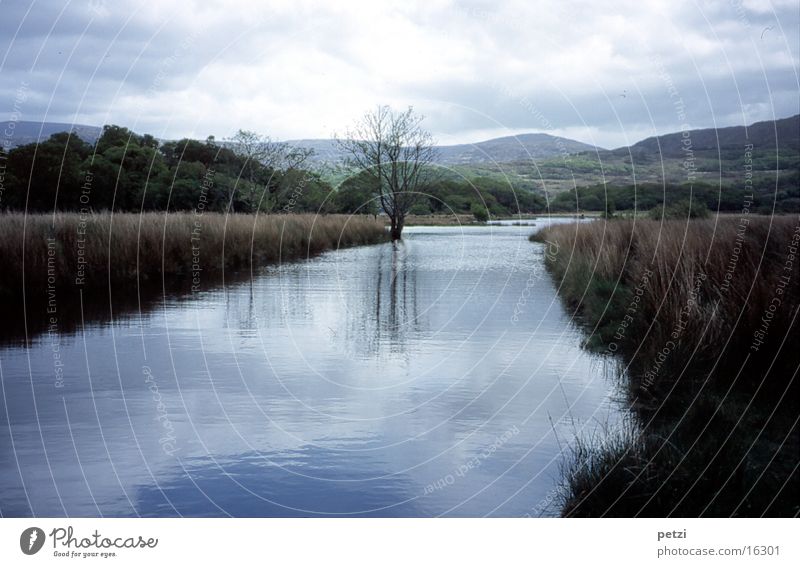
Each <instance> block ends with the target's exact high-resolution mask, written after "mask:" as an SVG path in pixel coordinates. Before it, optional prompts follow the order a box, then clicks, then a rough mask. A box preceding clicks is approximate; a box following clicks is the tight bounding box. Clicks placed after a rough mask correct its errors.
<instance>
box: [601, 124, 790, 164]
mask: <svg viewBox="0 0 800 567" xmlns="http://www.w3.org/2000/svg"><path fill="white" fill-rule="evenodd" d="M685 139H688V140H690V142H691V148H692V150H693V151H695V152H698V151H699V152H707V151H709V150H711V151H717V150H737V151H739V152H742V151H744V145H745V144H753V149H754V150H769V149H774V148H775V146H776V140H777V145H778V147H779V148H781V147H785V148H787V149H788V148H795V149H796V148H798V147H800V114H798V115H796V116H791V117H789V118H781V119H779V120H775V121H772V120H769V121H765V122H756V123H754V124H751V125H750V126H746V127H745V126H730V127H727V128H703V129H699V130H689V131H688V132H687V134H684V133H682V132H675V133H672V134H664V135H663V136H654V137H652V138H647V139H644V140H642V141H641V142H637V143H635V144H633V145H632V146H630V147H622V148H617V149H615V150H612V153H613V154H616V155H623V154H625V155H627V154H628V152H629V151H630V153H631V154H633V155H634V157H636V156H637V155H639V156H640V155H643V154H651V155H653V156H655V157H658V155H659V151H660V152H661V155H662V156H663V157H666V158H672V157H683V156H684V153H685V152H684V150H683V149H682V148H684V147H687V148H688V147H689V145H688V144H689V142H684V141H683V140H685Z"/></svg>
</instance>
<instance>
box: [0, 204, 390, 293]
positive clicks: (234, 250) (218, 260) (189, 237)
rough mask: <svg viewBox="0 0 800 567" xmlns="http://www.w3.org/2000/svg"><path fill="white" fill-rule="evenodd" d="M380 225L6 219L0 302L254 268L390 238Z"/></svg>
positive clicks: (2, 222)
mask: <svg viewBox="0 0 800 567" xmlns="http://www.w3.org/2000/svg"><path fill="white" fill-rule="evenodd" d="M385 238H386V232H385V230H384V228H383V223H382V222H380V221H376V220H374V219H370V218H367V217H363V216H347V215H323V216H319V215H312V214H289V215H252V214H230V215H225V214H220V213H205V214H202V215H196V214H193V213H169V214H165V213H143V214H128V213H125V214H114V215H113V216H112V215H111V214H109V213H99V214H90V215H84V216H81V215H79V214H77V213H57V214H55V215H50V214H32V215H31V214H29V215H23V214H20V213H5V214H2V215H1V216H0V297H2V298H3V299H6V300H9V299H11V300H13V299H15V298H19V297H22V296H23V293H28V294H30V293H31V292H38V291H43V290H47V289H53V290H54V291H58V292H59V293H66V292H68V291H75V290H78V289H94V288H105V287H111V288H116V287H120V288H124V287H137V286H139V285H142V284H145V283H146V282H162V281H163V280H165V279H180V280H182V281H183V282H184V283H187V284H189V285H191V286H200V285H202V282H203V278H204V276H205V275H206V274H208V275H209V276H212V275H214V274H220V273H222V272H224V271H226V270H230V271H248V270H251V269H255V268H257V267H259V266H261V265H264V264H269V263H275V262H282V261H289V260H296V259H300V258H305V257H308V256H312V255H315V254H318V253H320V252H324V251H326V250H331V249H336V248H344V247H349V246H356V245H362V244H373V243H376V242H381V241H383V240H385Z"/></svg>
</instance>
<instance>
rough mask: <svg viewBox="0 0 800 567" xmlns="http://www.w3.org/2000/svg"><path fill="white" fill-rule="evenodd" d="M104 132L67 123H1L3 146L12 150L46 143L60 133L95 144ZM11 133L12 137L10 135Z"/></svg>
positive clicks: (94, 127) (91, 127)
mask: <svg viewBox="0 0 800 567" xmlns="http://www.w3.org/2000/svg"><path fill="white" fill-rule="evenodd" d="M102 131H103V129H102V128H101V127H99V126H87V125H86V124H67V123H65V122H31V121H27V120H19V121H17V122H12V121H4V122H0V132H3V144H4V145H6V146H9V147H11V148H15V147H17V146H23V145H25V144H33V143H36V142H44V141H45V140H47V139H48V138H49V137H50V136H52V135H53V134H57V133H59V132H72V133H74V134H75V135H77V136H78V137H79V138H81V139H82V140H83V141H84V142H88V143H90V144H94V143H95V142H96V141H97V139H98V138H99V137H100V134H101V133H102ZM9 133H10V135H8V134H9Z"/></svg>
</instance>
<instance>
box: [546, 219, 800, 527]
mask: <svg viewBox="0 0 800 567" xmlns="http://www.w3.org/2000/svg"><path fill="white" fill-rule="evenodd" d="M532 239H535V240H539V241H543V242H548V243H549V244H548V252H549V253H548V254H547V255H546V257H547V266H548V269H549V270H550V271H551V273H552V275H553V277H554V278H555V280H556V283H557V285H558V287H559V294H560V296H561V298H562V299H563V301H564V302H565V303H566V304H567V306H568V308H569V309H571V310H572V312H573V314H574V315H576V316H577V317H579V319H580V320H581V321H582V322H583V325H584V327H585V329H586V332H587V335H588V339H587V347H588V348H591V349H592V350H595V351H597V352H601V353H604V354H607V355H609V356H619V357H620V359H621V360H622V362H623V365H624V372H623V375H624V377H625V378H624V380H623V382H622V384H621V387H622V389H623V391H624V394H625V396H626V397H627V399H628V402H629V405H630V408H631V412H632V415H633V419H632V421H631V424H630V426H629V427H628V428H626V429H625V430H623V431H615V432H609V433H608V436H607V437H606V438H605V439H592V440H586V439H584V440H581V441H579V442H578V443H577V444H576V446H575V447H574V449H573V455H572V457H573V458H572V461H571V462H570V463H569V464H567V465H566V466H565V469H564V476H565V492H564V494H563V502H562V505H563V506H562V513H563V515H565V516H602V515H606V516H635V515H640V516H641V515H644V516H656V517H663V516H690V517H691V516H730V515H734V516H760V515H762V514H765V515H771V516H791V515H794V514H796V513H797V511H798V510H800V486H798V483H799V482H798V479H797V475H796V470H795V468H796V466H797V465H798V461H800V459H799V458H798V454H800V435H799V434H798V426H797V420H796V416H797V413H798V403H797V401H796V399H797V393H798V387H797V370H798V366H800V363H799V360H800V358H799V357H798V353H797V349H796V347H795V346H794V345H796V344H800V326H799V325H798V321H797V315H798V309H799V308H800V292H798V279H800V277H799V276H800V256H798V243H799V242H800V226H798V218H797V217H796V216H785V217H774V218H770V217H753V216H750V215H746V216H744V217H727V218H722V217H720V218H717V219H708V220H692V221H688V222H686V221H666V222H663V223H661V222H658V221H651V220H636V221H632V220H619V221H608V222H606V221H602V220H599V221H596V222H593V223H586V224H571V225H561V226H554V227H550V228H546V229H544V230H542V231H540V232H538V233H536V234H535V235H534V236H533V237H532Z"/></svg>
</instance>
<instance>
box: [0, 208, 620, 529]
mask: <svg viewBox="0 0 800 567" xmlns="http://www.w3.org/2000/svg"><path fill="white" fill-rule="evenodd" d="M568 221H569V219H564V220H563V221H559V220H556V219H553V220H552V221H551V222H568ZM534 222H537V224H541V223H539V221H534ZM543 222H547V221H546V220H544V221H543ZM532 230H534V229H533V228H531V227H530V226H510V225H508V226H475V227H463V228H459V227H441V228H439V227H411V228H408V229H406V232H405V233H404V234H405V239H404V241H403V242H402V243H400V244H396V245H393V244H390V243H387V244H382V245H375V246H365V247H359V248H351V249H347V250H340V251H335V252H328V253H325V254H322V255H320V256H318V257H316V258H312V259H309V260H305V261H301V262H295V263H288V264H284V265H281V266H272V267H268V268H265V269H264V270H263V271H262V272H260V273H259V274H258V275H257V276H255V277H253V278H252V279H250V280H249V281H244V282H243V281H241V280H240V279H239V280H236V282H235V283H233V284H231V285H228V286H222V287H219V286H218V287H215V288H212V289H209V290H206V291H202V292H199V293H195V294H194V295H191V296H190V297H180V298H167V299H164V300H162V301H160V302H157V303H156V304H155V305H154V306H152V307H150V308H148V309H147V310H146V311H144V312H141V313H135V314H133V315H126V316H124V317H119V318H115V319H114V320H112V321H110V322H109V321H103V322H97V321H95V322H93V321H85V322H83V323H82V324H79V325H78V326H77V330H76V331H74V332H69V333H67V332H63V333H56V334H53V333H51V334H47V333H44V334H41V335H40V336H38V337H37V338H36V339H34V340H33V342H32V344H31V345H30V346H28V347H21V346H18V345H10V344H9V345H6V346H4V347H2V348H0V363H1V366H0V377H1V378H2V405H0V450H1V451H2V455H3V459H2V460H1V461H0V513H2V515H3V516H98V515H102V516H226V515H231V516H258V517H261V516H310V515H323V516H331V515H333V516H337V515H346V516H440V515H444V516H524V515H531V516H539V515H553V514H557V513H558V507H557V502H558V500H557V490H558V483H559V480H560V478H559V463H560V462H561V461H562V459H563V458H564V457H563V456H562V449H564V448H566V447H567V445H568V444H569V443H570V442H571V440H572V439H573V438H574V436H575V435H576V434H577V433H579V432H580V433H590V432H592V431H597V430H598V428H603V427H606V426H609V425H610V424H613V423H615V422H616V421H617V420H618V419H619V415H620V410H619V408H618V404H617V403H616V402H615V401H614V381H613V380H611V379H610V378H608V377H607V374H608V372H607V369H606V365H605V363H604V361H603V359H601V358H599V357H597V356H596V355H592V354H590V353H588V352H586V351H585V350H583V349H582V348H581V346H580V345H581V341H582V340H583V336H582V334H581V331H580V329H579V328H578V327H577V326H576V324H575V323H574V321H573V320H572V317H571V316H570V314H569V313H567V312H566V311H565V309H564V307H563V306H562V304H561V303H560V302H559V300H558V298H557V295H556V289H555V287H554V285H553V282H552V280H551V278H550V277H549V275H548V274H547V273H546V272H545V271H544V267H543V257H544V254H545V253H546V252H547V250H546V248H545V246H544V245H542V244H535V243H530V242H529V241H528V239H527V236H528V235H529V234H530V233H531V231H532ZM563 252H564V251H561V253H563Z"/></svg>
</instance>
